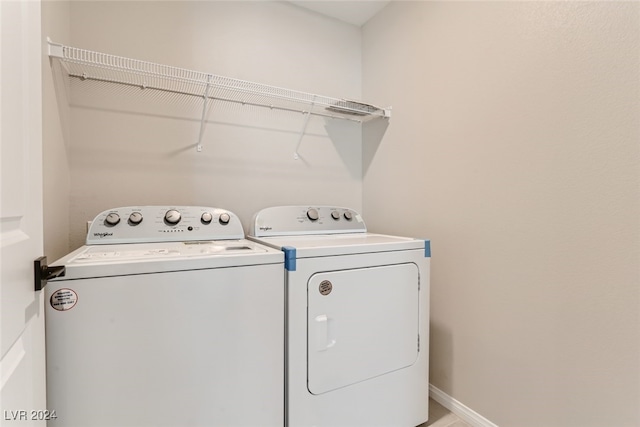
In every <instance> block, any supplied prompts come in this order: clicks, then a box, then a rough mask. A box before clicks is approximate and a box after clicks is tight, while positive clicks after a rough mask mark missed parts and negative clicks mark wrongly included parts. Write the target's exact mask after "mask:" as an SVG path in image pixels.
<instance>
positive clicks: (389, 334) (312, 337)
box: [307, 263, 419, 394]
mask: <svg viewBox="0 0 640 427" xmlns="http://www.w3.org/2000/svg"><path fill="white" fill-rule="evenodd" d="M418 286H419V276H418V267H417V266H416V265H415V264H413V263H406V264H396V265H388V266H378V267H369V268H360V269H353V270H341V271H330V272H320V273H316V274H314V275H313V276H311V277H310V279H309V281H308V284H307V295H308V300H307V303H308V311H307V313H308V314H307V316H308V318H307V329H308V338H307V354H308V366H307V375H308V377H307V379H308V387H309V391H310V392H311V393H313V394H322V393H326V392H328V391H331V390H335V389H337V388H340V387H345V386H348V385H350V384H354V383H357V382H361V381H365V380H367V379H369V378H373V377H377V376H379V375H384V374H385V373H387V372H391V371H395V370H398V369H402V368H404V367H407V366H410V365H412V364H413V363H414V362H415V360H416V358H417V357H418V321H419V320H418V319H419V308H418V307H419V305H418V300H419V299H418V294H419V290H418Z"/></svg>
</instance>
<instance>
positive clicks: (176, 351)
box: [45, 206, 284, 427]
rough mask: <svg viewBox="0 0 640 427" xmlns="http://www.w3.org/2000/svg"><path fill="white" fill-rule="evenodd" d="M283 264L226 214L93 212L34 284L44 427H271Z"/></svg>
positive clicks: (278, 421)
mask: <svg viewBox="0 0 640 427" xmlns="http://www.w3.org/2000/svg"><path fill="white" fill-rule="evenodd" d="M283 262H284V257H283V254H282V252H281V251H278V250H274V249H271V248H268V247H265V246H262V245H260V244H256V243H255V242H251V241H248V240H245V239H244V232H243V229H242V225H241V223H240V221H239V219H238V217H237V216H236V215H234V214H233V213H232V212H229V211H225V210H221V209H216V208H210V207H191V206H189V207H163V206H142V207H124V208H117V209H110V210H108V211H105V212H102V213H101V214H99V215H98V216H97V217H96V218H95V219H94V221H93V222H92V224H91V227H90V230H89V233H88V236H87V244H86V246H83V247H81V248H80V249H78V250H76V251H74V252H72V253H71V254H69V255H67V256H66V257H64V258H62V259H60V260H58V261H57V262H55V263H53V265H64V266H66V273H65V276H64V277H59V278H57V279H53V280H50V281H49V283H48V285H47V286H46V288H45V290H46V300H45V301H46V313H45V314H46V345H47V347H46V349H47V405H48V406H47V407H48V408H50V409H51V410H52V411H55V417H56V418H55V419H53V420H52V421H50V422H49V426H59V427H92V426H105V427H114V426H118V427H126V426H131V427H143V426H149V427H159V426H171V427H177V426H180V427H186V426H219V427H230V426H251V427H255V426H278V427H281V426H282V425H283V423H284V420H283V419H284V383H283V376H284V328H283V324H284V290H283V281H284V268H283Z"/></svg>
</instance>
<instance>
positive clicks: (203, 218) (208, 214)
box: [200, 212, 213, 224]
mask: <svg viewBox="0 0 640 427" xmlns="http://www.w3.org/2000/svg"><path fill="white" fill-rule="evenodd" d="M212 219H213V215H211V212H205V213H203V214H202V216H201V217H200V221H202V223H203V224H209V223H210V222H211V220H212Z"/></svg>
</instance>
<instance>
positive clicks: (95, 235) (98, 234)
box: [93, 233, 113, 239]
mask: <svg viewBox="0 0 640 427" xmlns="http://www.w3.org/2000/svg"><path fill="white" fill-rule="evenodd" d="M108 236H113V233H93V237H100V238H101V239H102V238H103V237H108Z"/></svg>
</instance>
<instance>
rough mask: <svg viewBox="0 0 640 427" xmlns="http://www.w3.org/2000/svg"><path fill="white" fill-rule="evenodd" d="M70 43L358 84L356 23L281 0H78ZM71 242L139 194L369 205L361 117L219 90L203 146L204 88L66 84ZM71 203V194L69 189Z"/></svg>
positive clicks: (144, 199) (286, 78) (349, 90)
mask: <svg viewBox="0 0 640 427" xmlns="http://www.w3.org/2000/svg"><path fill="white" fill-rule="evenodd" d="M70 26H71V38H70V44H71V45H72V46H75V47H80V48H85V49H89V50H94V51H100V52H106V53H110V54H114V55H121V56H125V57H131V58H135V59H141V60H146V61H151V62H158V63H162V64H167V65H173V66H177V67H181V68H188V69H193V70H197V71H204V72H209V73H214V74H218V75H223V76H228V77H234V78H239V79H245V80H249V81H255V82H258V83H264V84H269V85H274V86H281V87H286V88H290V89H296V90H301V91H305V92H310V93H317V94H320V95H327V96H335V97H345V98H355V99H359V98H360V93H361V33H360V29H359V28H358V27H355V26H352V25H348V24H343V23H340V22H338V21H335V20H332V19H329V18H325V17H322V16H320V15H317V14H315V13H312V12H309V11H306V10H304V9H301V8H298V7H296V6H293V5H291V4H288V3H285V2H186V1H184V2H183V1H180V2H71V3H70ZM70 94H71V97H70V105H71V116H70V132H71V136H70V141H69V147H68V150H67V152H68V159H69V170H70V182H71V188H70V197H69V203H68V204H69V224H70V225H69V227H70V230H71V231H70V233H71V238H70V243H69V246H70V249H71V248H75V247H77V246H79V245H81V244H82V243H83V239H84V235H85V232H86V230H85V223H86V221H87V220H91V219H93V217H94V216H95V215H96V214H97V213H99V212H100V211H102V210H104V209H108V208H112V207H116V206H126V205H138V204H170V205H182V204H184V205H205V206H214V207H220V208H226V209H229V210H232V211H233V212H235V213H236V214H238V215H239V216H240V218H241V220H242V221H243V224H244V225H245V226H248V224H249V221H250V219H251V216H252V215H253V213H254V212H256V211H257V210H259V209H261V208H263V207H266V206H270V205H278V204H311V205H313V204H331V205H345V206H350V207H353V208H355V209H360V208H361V197H362V170H361V127H360V125H359V124H357V123H354V122H345V121H338V120H330V119H327V120H325V119H323V118H318V117H312V118H311V120H310V122H309V127H308V129H307V133H306V135H305V137H304V139H303V141H302V145H301V149H300V154H301V155H302V160H297V161H296V160H294V159H293V152H294V149H295V146H296V143H297V141H298V137H299V132H300V130H301V128H302V125H303V119H304V116H303V115H302V114H299V113H282V112H276V111H270V110H265V109H259V108H251V107H241V106H237V105H236V106H232V105H228V104H226V105H225V104H222V103H217V104H216V105H215V106H214V108H213V109H212V110H211V111H210V115H209V119H208V124H207V127H206V130H205V134H204V140H203V146H204V150H203V151H202V152H201V153H196V150H195V143H196V141H197V139H198V133H199V129H200V124H199V119H200V115H201V104H200V101H197V100H196V101H194V100H185V99H184V98H179V97H166V96H164V97H163V96H158V95H157V94H153V93H150V92H146V93H142V91H140V90H137V89H136V90H131V89H129V90H126V89H123V88H122V87H117V86H114V85H105V84H96V83H92V82H89V81H85V82H81V81H79V80H77V79H73V80H72V81H71V85H70ZM61 203H63V202H61Z"/></svg>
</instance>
